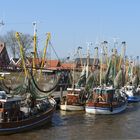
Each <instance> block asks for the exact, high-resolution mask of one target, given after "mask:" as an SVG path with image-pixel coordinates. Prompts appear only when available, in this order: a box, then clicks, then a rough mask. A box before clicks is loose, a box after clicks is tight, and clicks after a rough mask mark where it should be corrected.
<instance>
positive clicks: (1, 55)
mask: <svg viewBox="0 0 140 140" xmlns="http://www.w3.org/2000/svg"><path fill="white" fill-rule="evenodd" d="M9 63H10V59H9V56H8V53H7V49H6V44H5V43H4V42H0V68H1V69H6V68H7V67H8V65H9Z"/></svg>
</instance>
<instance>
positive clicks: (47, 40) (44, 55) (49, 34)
mask: <svg viewBox="0 0 140 140" xmlns="http://www.w3.org/2000/svg"><path fill="white" fill-rule="evenodd" d="M50 39H51V33H47V38H46V46H45V48H44V52H43V58H42V63H41V73H42V68H43V67H44V64H45V58H46V52H47V47H48V44H49V41H50Z"/></svg>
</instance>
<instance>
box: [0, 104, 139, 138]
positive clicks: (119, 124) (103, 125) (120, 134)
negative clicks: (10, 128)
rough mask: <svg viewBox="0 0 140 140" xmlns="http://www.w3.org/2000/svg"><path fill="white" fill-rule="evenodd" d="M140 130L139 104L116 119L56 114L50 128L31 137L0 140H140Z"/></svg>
mask: <svg viewBox="0 0 140 140" xmlns="http://www.w3.org/2000/svg"><path fill="white" fill-rule="evenodd" d="M139 128H140V103H135V104H129V105H128V107H127V109H126V110H125V111H124V112H122V113H120V114H116V115H92V114H87V113H85V112H84V111H82V112H65V111H56V112H55V114H54V117H53V119H52V123H51V124H49V125H48V126H45V127H43V128H41V129H38V130H33V131H30V132H27V133H21V134H14V135H9V136H0V140H3V139H4V140H9V139H10V140H12V139H13V140H40V139H41V140H47V139H49V140H78V139H82V140H84V139H85V140H90V139H92V140H93V139H115V138H116V139H138V138H140V133H139Z"/></svg>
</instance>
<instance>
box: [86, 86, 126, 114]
mask: <svg viewBox="0 0 140 140" xmlns="http://www.w3.org/2000/svg"><path fill="white" fill-rule="evenodd" d="M126 106H127V100H126V98H125V96H121V94H120V93H119V92H117V93H115V89H113V88H95V89H94V90H93V92H92V94H91V95H90V97H89V99H88V100H87V103H86V106H85V110H86V112H87V113H91V114H116V113H120V112H122V111H124V110H125V109H126Z"/></svg>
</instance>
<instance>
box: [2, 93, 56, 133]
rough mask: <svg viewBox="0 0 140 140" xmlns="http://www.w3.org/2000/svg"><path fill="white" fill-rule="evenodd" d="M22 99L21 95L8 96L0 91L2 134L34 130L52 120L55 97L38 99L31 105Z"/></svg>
mask: <svg viewBox="0 0 140 140" xmlns="http://www.w3.org/2000/svg"><path fill="white" fill-rule="evenodd" d="M21 101H22V100H21V97H7V95H6V94H5V92H4V91H0V135H3V134H12V133H17V132H22V131H27V130H33V129H34V128H37V127H40V126H42V125H45V124H46V123H47V122H50V121H51V118H52V115H53V112H54V110H55V101H54V99H52V98H51V99H48V98H47V99H44V100H36V102H30V107H27V106H23V105H22V102H21Z"/></svg>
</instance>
